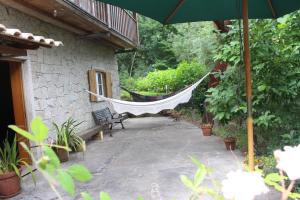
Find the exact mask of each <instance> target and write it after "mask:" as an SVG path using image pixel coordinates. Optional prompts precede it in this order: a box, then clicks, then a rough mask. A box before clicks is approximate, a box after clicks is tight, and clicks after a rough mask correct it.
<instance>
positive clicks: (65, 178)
mask: <svg viewBox="0 0 300 200" xmlns="http://www.w3.org/2000/svg"><path fill="white" fill-rule="evenodd" d="M56 179H57V181H58V182H59V183H60V186H61V187H62V189H64V190H65V191H66V192H68V193H69V194H70V195H71V196H74V195H75V185H74V181H73V179H72V177H71V176H70V175H69V174H68V173H67V172H65V171H64V170H62V169H59V170H57V176H56Z"/></svg>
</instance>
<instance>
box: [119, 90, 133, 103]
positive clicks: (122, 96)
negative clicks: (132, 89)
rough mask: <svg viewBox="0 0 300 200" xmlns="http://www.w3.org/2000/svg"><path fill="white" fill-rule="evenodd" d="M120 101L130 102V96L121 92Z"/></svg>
mask: <svg viewBox="0 0 300 200" xmlns="http://www.w3.org/2000/svg"><path fill="white" fill-rule="evenodd" d="M121 99H122V100H124V101H132V97H131V96H130V94H129V93H128V92H126V91H124V90H121Z"/></svg>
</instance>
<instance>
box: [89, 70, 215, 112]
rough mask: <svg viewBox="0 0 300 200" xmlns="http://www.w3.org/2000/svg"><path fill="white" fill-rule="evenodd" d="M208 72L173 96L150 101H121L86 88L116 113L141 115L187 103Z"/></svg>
mask: <svg viewBox="0 0 300 200" xmlns="http://www.w3.org/2000/svg"><path fill="white" fill-rule="evenodd" d="M209 74H210V72H209V73H207V74H206V75H205V76H203V77H202V78H201V79H200V80H199V81H197V82H196V83H194V84H193V85H191V86H190V87H188V88H186V89H184V90H182V91H181V92H179V93H176V94H175V95H173V96H170V97H168V98H166V99H162V100H158V101H152V102H132V101H123V100H119V99H112V98H107V97H104V96H102V95H98V94H95V93H93V92H91V91H88V90H86V91H87V92H88V93H90V94H91V95H94V96H96V97H98V98H100V99H103V100H105V101H107V102H109V103H110V104H111V106H112V107H113V108H114V110H115V111H116V112H117V113H120V114H121V113H131V114H134V115H141V114H146V113H149V114H157V113H159V112H160V111H162V110H167V109H174V108H175V107H177V106H178V105H179V104H182V103H187V102H189V100H190V99H191V97H192V92H193V90H195V89H196V87H197V86H198V85H199V84H200V83H202V82H203V80H204V79H205V78H206V77H208V75H209Z"/></svg>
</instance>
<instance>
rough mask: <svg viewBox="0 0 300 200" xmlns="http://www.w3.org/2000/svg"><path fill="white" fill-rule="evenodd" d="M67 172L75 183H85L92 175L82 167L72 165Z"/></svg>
mask: <svg viewBox="0 0 300 200" xmlns="http://www.w3.org/2000/svg"><path fill="white" fill-rule="evenodd" d="M67 172H68V173H69V174H70V175H71V176H72V177H73V178H74V179H75V180H77V181H81V182H85V181H88V180H91V178H92V174H91V173H90V172H89V170H88V169H87V168H86V167H84V166H82V165H78V164H75V165H72V166H70V167H69V168H68V169H67Z"/></svg>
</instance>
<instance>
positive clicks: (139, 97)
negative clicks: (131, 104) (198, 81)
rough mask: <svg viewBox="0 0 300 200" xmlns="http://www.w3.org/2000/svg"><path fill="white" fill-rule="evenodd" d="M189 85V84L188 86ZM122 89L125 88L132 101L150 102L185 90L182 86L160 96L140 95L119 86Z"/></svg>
mask: <svg viewBox="0 0 300 200" xmlns="http://www.w3.org/2000/svg"><path fill="white" fill-rule="evenodd" d="M188 87H189V86H188ZM121 88H122V89H123V90H125V91H126V92H128V93H129V94H130V95H131V97H132V99H133V101H135V102H151V101H158V100H162V99H166V98H169V97H171V96H174V95H175V94H177V93H179V92H181V91H183V90H185V89H186V88H187V87H186V88H183V89H181V90H179V91H177V92H173V93H170V94H166V95H160V96H147V95H141V94H138V93H136V92H132V91H130V90H128V89H126V88H124V87H121Z"/></svg>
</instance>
